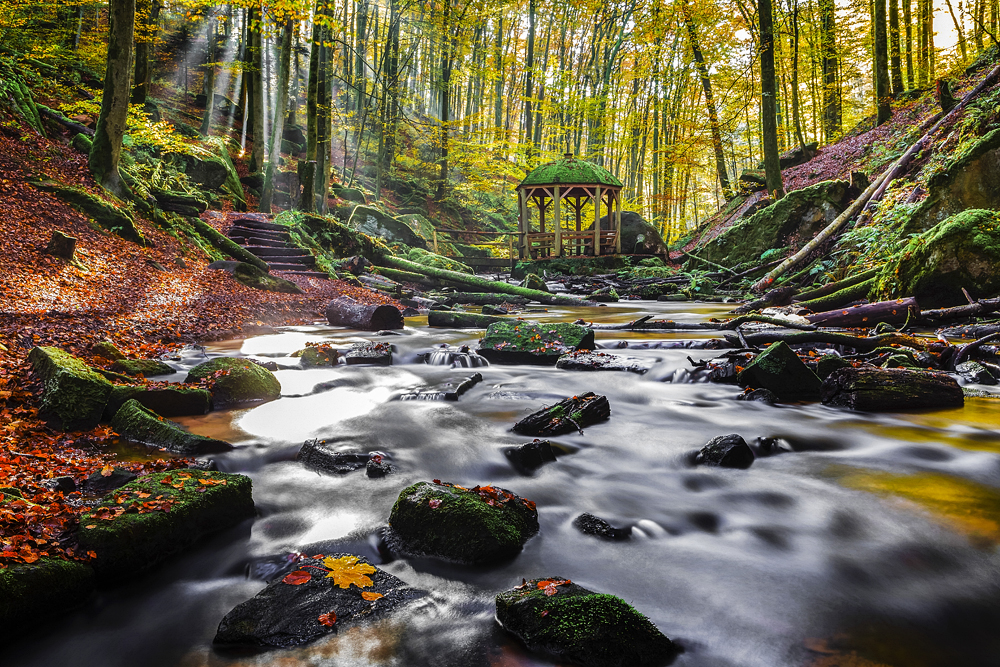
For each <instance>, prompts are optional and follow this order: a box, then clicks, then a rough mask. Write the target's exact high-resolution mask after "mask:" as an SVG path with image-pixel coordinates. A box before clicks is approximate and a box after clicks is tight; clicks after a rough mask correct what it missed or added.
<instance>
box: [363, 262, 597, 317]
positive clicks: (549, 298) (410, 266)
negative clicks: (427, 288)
mask: <svg viewBox="0 0 1000 667" xmlns="http://www.w3.org/2000/svg"><path fill="white" fill-rule="evenodd" d="M379 262H381V263H382V264H387V265H389V266H390V267H393V268H397V269H402V270H404V271H411V272H413V273H420V274H423V275H426V276H430V277H431V278H437V279H439V280H447V281H449V282H453V283H459V284H461V285H465V286H466V287H474V288H476V289H477V290H479V291H483V292H494V293H499V294H513V295H514V296H523V297H525V298H528V299H531V300H533V301H538V302H540V303H545V304H549V305H554V306H596V305H599V304H596V303H594V302H592V301H585V300H583V299H577V298H575V297H570V296H561V295H559V294H550V293H549V292H542V291H541V290H533V289H528V288H526V287H518V286H517V285H509V284H507V283H503V282H496V281H493V280H483V279H482V278H477V277H476V276H470V275H468V274H466V273H460V272H458V271H448V270H447V269H438V268H435V267H431V266H424V265H423V264H418V263H416V262H411V261H410V260H408V259H403V258H402V257H395V256H393V255H386V256H384V257H381V258H379Z"/></svg>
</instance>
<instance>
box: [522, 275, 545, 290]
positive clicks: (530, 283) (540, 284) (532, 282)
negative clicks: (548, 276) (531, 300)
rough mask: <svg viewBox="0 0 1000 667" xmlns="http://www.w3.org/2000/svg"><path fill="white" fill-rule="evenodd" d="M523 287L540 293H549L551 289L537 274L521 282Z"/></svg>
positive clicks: (528, 276)
mask: <svg viewBox="0 0 1000 667" xmlns="http://www.w3.org/2000/svg"><path fill="white" fill-rule="evenodd" d="M521 287H526V288H528V289H536V290H538V291H539V292H548V291H549V287H548V285H546V284H545V281H544V280H542V279H541V278H539V277H538V275H537V274H534V273H529V274H528V275H526V276H525V277H524V280H522V281H521Z"/></svg>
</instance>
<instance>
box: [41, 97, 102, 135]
mask: <svg viewBox="0 0 1000 667" xmlns="http://www.w3.org/2000/svg"><path fill="white" fill-rule="evenodd" d="M35 108H37V109H38V113H39V114H40V115H42V116H45V117H46V118H48V119H49V120H54V121H55V122H57V123H59V124H60V125H62V126H63V127H65V128H66V129H67V130H70V131H72V132H76V133H77V134H85V135H87V136H88V137H92V136H94V131H93V130H92V129H90V128H89V127H87V126H86V125H81V124H80V123H77V122H75V121H72V120H70V119H69V118H67V117H66V116H64V115H62V114H61V113H59V112H58V111H55V110H54V109H50V108H48V107H47V106H45V105H44V104H38V103H36V104H35Z"/></svg>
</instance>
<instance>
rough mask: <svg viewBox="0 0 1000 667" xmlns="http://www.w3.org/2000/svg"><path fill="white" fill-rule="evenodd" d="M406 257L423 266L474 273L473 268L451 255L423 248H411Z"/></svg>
mask: <svg viewBox="0 0 1000 667" xmlns="http://www.w3.org/2000/svg"><path fill="white" fill-rule="evenodd" d="M406 259H408V260H410V261H411V262H416V263H417V264H422V265H423V266H430V267H433V268H435V269H444V270H446V271H458V272H460V273H468V274H469V275H474V274H475V273H476V272H475V270H474V269H473V268H472V267H471V266H469V265H467V264H463V263H462V262H460V261H458V260H457V259H453V258H451V257H445V256H444V255H438V254H435V253H433V252H430V251H428V250H424V249H423V248H412V249H411V250H410V251H409V252H408V253H407V254H406Z"/></svg>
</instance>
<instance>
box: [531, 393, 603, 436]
mask: <svg viewBox="0 0 1000 667" xmlns="http://www.w3.org/2000/svg"><path fill="white" fill-rule="evenodd" d="M610 417H611V405H610V404H609V403H608V398H607V397H606V396H598V395H597V394H595V393H594V392H592V391H588V392H587V393H586V394H583V395H581V396H573V397H571V398H567V399H565V400H563V401H559V402H558V403H556V404H555V405H553V406H550V407H547V408H542V409H541V410H539V411H538V412H535V413H532V414H530V415H528V416H527V417H525V418H524V419H522V420H521V421H519V422H517V423H516V424H514V432H515V433H521V434H523V435H534V436H539V435H560V434H562V433H572V432H573V431H580V432H583V427H584V426H590V425H591V424H596V423H598V422H602V421H607V420H608V419H609V418H610Z"/></svg>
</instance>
